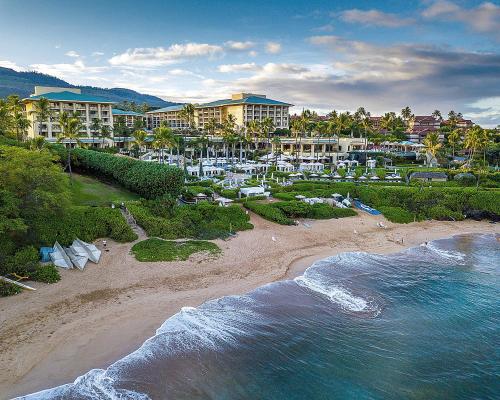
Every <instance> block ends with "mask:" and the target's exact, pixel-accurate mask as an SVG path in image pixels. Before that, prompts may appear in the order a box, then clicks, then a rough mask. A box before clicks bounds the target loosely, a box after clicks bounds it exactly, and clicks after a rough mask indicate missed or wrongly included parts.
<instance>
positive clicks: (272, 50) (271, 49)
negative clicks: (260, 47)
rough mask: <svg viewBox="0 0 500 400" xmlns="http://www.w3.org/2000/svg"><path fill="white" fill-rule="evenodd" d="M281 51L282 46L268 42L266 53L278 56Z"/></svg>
mask: <svg viewBox="0 0 500 400" xmlns="http://www.w3.org/2000/svg"><path fill="white" fill-rule="evenodd" d="M280 51H281V44H280V43H278V42H267V44H266V53H269V54H277V53H279V52H280Z"/></svg>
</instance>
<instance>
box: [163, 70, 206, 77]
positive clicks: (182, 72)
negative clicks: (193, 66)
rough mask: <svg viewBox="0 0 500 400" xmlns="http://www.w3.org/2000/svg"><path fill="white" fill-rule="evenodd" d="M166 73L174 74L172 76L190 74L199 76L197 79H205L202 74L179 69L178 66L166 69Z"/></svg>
mask: <svg viewBox="0 0 500 400" xmlns="http://www.w3.org/2000/svg"><path fill="white" fill-rule="evenodd" d="M168 73H169V74H170V75H174V76H192V77H195V78H199V79H205V77H204V76H203V75H200V74H197V73H195V72H193V71H188V70H186V69H180V68H176V69H171V70H170V71H168Z"/></svg>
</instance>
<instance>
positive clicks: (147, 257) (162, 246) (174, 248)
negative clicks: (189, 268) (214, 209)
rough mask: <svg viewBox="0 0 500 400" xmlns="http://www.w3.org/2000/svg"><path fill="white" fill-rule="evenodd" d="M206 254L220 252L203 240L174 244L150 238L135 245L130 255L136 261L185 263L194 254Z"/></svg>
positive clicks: (217, 247) (173, 242)
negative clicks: (132, 255)
mask: <svg viewBox="0 0 500 400" xmlns="http://www.w3.org/2000/svg"><path fill="white" fill-rule="evenodd" d="M202 251H203V252H208V253H210V254H212V255H216V254H219V253H220V252H221V250H220V248H219V246H217V245H216V244H215V243H211V242H207V241H204V240H187V241H185V242H175V241H170V240H163V239H157V238H151V239H146V240H143V241H142V242H139V243H136V244H135V245H134V246H133V247H132V253H133V254H134V256H135V258H136V259H137V260H138V261H178V260H180V261H185V260H187V259H188V258H189V256H191V255H192V254H194V253H199V252H202Z"/></svg>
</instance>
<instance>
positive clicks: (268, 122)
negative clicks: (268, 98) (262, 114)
mask: <svg viewBox="0 0 500 400" xmlns="http://www.w3.org/2000/svg"><path fill="white" fill-rule="evenodd" d="M260 127H261V129H262V133H263V135H264V136H265V137H266V138H267V148H268V149H269V147H270V146H271V137H270V135H271V131H272V130H273V129H274V121H273V119H272V118H271V117H266V118H264V119H263V120H262V121H261V122H260ZM268 161H269V153H267V152H266V162H268Z"/></svg>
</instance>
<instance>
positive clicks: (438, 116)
mask: <svg viewBox="0 0 500 400" xmlns="http://www.w3.org/2000/svg"><path fill="white" fill-rule="evenodd" d="M432 116H433V117H434V118H435V119H438V120H442V119H443V116H442V115H441V111H439V110H434V111H433V112H432Z"/></svg>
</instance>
